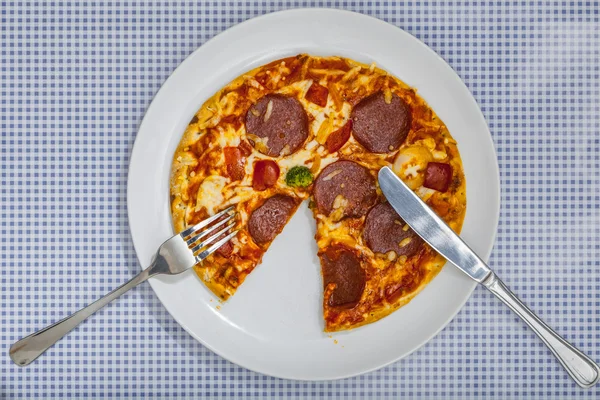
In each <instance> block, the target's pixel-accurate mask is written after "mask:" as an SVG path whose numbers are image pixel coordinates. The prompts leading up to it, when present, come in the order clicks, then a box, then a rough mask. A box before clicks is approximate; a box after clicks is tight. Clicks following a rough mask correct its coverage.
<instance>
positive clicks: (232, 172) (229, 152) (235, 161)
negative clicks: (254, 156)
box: [223, 147, 246, 181]
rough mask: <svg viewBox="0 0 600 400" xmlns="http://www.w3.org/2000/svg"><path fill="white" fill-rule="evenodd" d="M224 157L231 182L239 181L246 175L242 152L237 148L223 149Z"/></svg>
mask: <svg viewBox="0 0 600 400" xmlns="http://www.w3.org/2000/svg"><path fill="white" fill-rule="evenodd" d="M223 154H224V155H225V165H226V166H227V174H228V175H229V177H230V178H231V180H233V181H241V180H242V179H244V176H245V175H246V167H245V165H244V164H245V161H246V160H245V159H244V156H243V155H242V151H241V150H240V149H239V148H237V147H225V148H223Z"/></svg>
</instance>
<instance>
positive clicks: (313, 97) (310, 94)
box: [304, 82, 329, 107]
mask: <svg viewBox="0 0 600 400" xmlns="http://www.w3.org/2000/svg"><path fill="white" fill-rule="evenodd" d="M327 96H329V89H327V88H326V87H325V86H321V85H319V84H318V83H317V82H313V83H312V85H310V87H309V88H308V90H307V91H306V94H305V95H304V98H305V99H306V100H308V101H310V102H311V103H314V104H316V105H318V106H321V107H325V106H326V105H327Z"/></svg>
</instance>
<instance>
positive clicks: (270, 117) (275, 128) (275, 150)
mask: <svg viewBox="0 0 600 400" xmlns="http://www.w3.org/2000/svg"><path fill="white" fill-rule="evenodd" d="M246 131H247V133H248V135H249V138H250V139H251V141H252V145H253V146H254V148H256V149H257V150H258V151H260V152H261V153H263V154H266V155H268V156H271V157H278V156H285V155H288V154H292V153H294V152H295V151H296V150H298V149H299V148H300V147H301V146H302V144H303V143H304V142H305V141H306V138H308V117H307V115H306V111H305V110H304V108H303V107H302V104H300V102H299V101H298V100H297V99H295V98H293V97H287V96H284V95H281V94H268V95H266V96H264V97H262V98H261V99H260V100H258V101H257V102H256V104H254V105H253V106H251V107H250V109H249V110H248V112H247V113H246Z"/></svg>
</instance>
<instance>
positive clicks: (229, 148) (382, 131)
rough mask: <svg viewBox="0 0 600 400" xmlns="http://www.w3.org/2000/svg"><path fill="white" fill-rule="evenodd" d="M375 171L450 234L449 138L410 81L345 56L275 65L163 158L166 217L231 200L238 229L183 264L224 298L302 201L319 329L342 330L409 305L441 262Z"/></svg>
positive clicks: (211, 106) (188, 215)
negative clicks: (395, 179) (309, 220)
mask: <svg viewBox="0 0 600 400" xmlns="http://www.w3.org/2000/svg"><path fill="white" fill-rule="evenodd" d="M383 166H390V167H392V169H393V171H394V172H395V173H396V174H397V175H398V176H399V177H400V178H401V179H402V180H403V181H404V182H405V183H406V184H407V185H408V186H409V187H410V188H411V189H412V190H414V191H415V192H416V193H417V194H418V195H419V196H420V197H421V198H422V199H423V200H424V201H426V202H427V204H428V205H429V206H430V207H431V208H432V209H433V210H434V211H435V212H436V213H437V214H438V215H439V216H440V217H441V218H443V219H444V221H446V223H448V225H449V226H450V227H451V228H452V229H454V230H455V231H456V232H460V229H461V226H462V223H463V219H464V215H465V210H466V195H465V193H466V187H465V177H464V172H463V167H462V163H461V159H460V154H459V152H458V147H457V143H456V141H455V140H454V139H453V138H452V136H451V135H450V133H449V132H448V129H447V128H446V126H445V125H444V123H443V122H442V121H441V120H440V119H439V118H438V117H437V115H436V114H435V113H434V112H433V111H432V110H431V108H430V107H429V106H428V105H427V103H426V102H425V101H424V100H423V99H422V98H421V97H419V96H418V95H417V93H416V91H415V90H414V89H412V88H411V87H409V86H408V85H406V84H405V83H403V82H402V81H400V80H399V79H398V78H396V77H394V76H392V75H391V74H389V73H387V72H386V71H384V70H382V69H379V68H377V67H376V66H375V64H372V65H365V64H362V63H359V62H356V61H353V60H350V59H347V58H342V57H316V56H311V55H306V54H301V55H298V56H295V57H289V58H285V59H281V60H277V61H274V62H271V63H269V64H266V65H264V66H261V67H259V68H256V69H254V70H252V71H249V72H247V73H245V74H243V75H242V76H240V77H238V78H236V79H235V80H233V81H232V82H231V83H229V84H228V85H226V86H225V87H223V88H222V89H221V90H219V91H218V92H217V93H216V94H215V95H214V96H212V97H211V98H210V99H208V100H207V101H206V102H205V103H204V104H203V105H202V107H201V108H200V110H199V111H198V112H197V113H196V114H195V116H194V117H193V118H192V120H191V121H190V122H189V125H188V126H187V128H186V130H185V132H184V134H183V137H182V139H181V142H180V143H179V146H178V147H177V150H176V152H175V155H174V159H173V164H172V173H171V182H170V189H171V213H172V220H173V225H174V228H175V230H176V231H182V230H184V229H185V228H186V227H187V226H190V225H193V224H195V223H197V222H199V221H201V220H203V219H205V218H207V217H208V216H211V215H214V214H215V213H217V212H219V211H220V210H223V209H225V208H227V207H230V206H234V207H235V210H236V211H237V214H236V217H235V221H236V222H235V223H236V229H239V233H238V235H237V236H236V237H235V238H233V239H232V240H231V241H230V242H228V243H227V244H226V245H224V246H223V247H221V248H220V249H219V250H218V251H217V252H215V253H214V254H213V255H211V256H210V257H208V258H207V259H206V260H205V261H204V262H203V263H202V264H200V265H197V266H196V267H195V270H196V273H197V275H198V277H199V278H200V279H201V280H202V281H203V282H204V283H205V284H206V286H207V287H208V288H209V289H210V290H211V291H212V292H213V293H214V294H215V295H216V296H218V297H219V298H220V299H221V300H227V299H228V298H229V297H230V296H232V295H233V294H235V292H236V289H237V288H238V287H239V286H240V285H241V284H242V283H243V282H244V279H245V278H246V276H247V275H248V274H250V273H251V272H252V271H253V270H254V268H256V266H257V265H258V264H259V263H260V261H261V258H262V257H263V255H264V254H265V252H266V251H268V249H269V246H270V245H271V243H272V242H273V240H274V239H275V237H276V236H277V235H278V234H279V233H281V232H282V230H283V229H284V227H285V225H286V223H287V222H288V221H289V219H290V218H291V216H292V215H293V214H294V213H295V211H296V210H297V209H298V207H300V206H301V204H306V205H308V207H310V209H311V210H312V213H313V216H314V219H315V221H316V235H315V240H316V243H317V246H318V249H319V250H318V256H319V259H320V262H321V271H322V280H323V318H324V319H325V330H326V331H339V330H345V329H350V328H355V327H358V326H361V325H364V324H368V323H371V322H374V321H377V320H379V319H381V318H383V317H385V316H386V315H388V314H390V313H392V312H393V311H394V310H397V309H398V308H399V307H401V306H402V305H404V304H406V303H407V302H409V301H410V300H411V299H412V298H413V297H414V296H415V295H416V294H417V293H418V292H419V291H420V290H421V289H423V287H425V285H427V283H428V282H430V281H431V279H432V278H433V277H434V276H435V275H436V274H437V273H438V272H439V271H440V269H441V268H442V266H443V264H444V263H445V260H444V259H443V258H442V257H441V256H439V255H438V254H437V253H435V251H433V250H432V249H431V248H430V247H429V246H427V245H426V244H425V243H424V242H423V241H422V240H421V239H420V238H419V237H418V236H417V235H416V234H415V233H414V232H413V231H412V230H411V229H410V228H409V226H408V225H407V224H405V223H404V221H402V219H401V218H400V217H399V216H398V214H397V213H396V212H395V211H394V209H393V208H392V207H391V205H390V204H389V203H387V202H386V200H385V198H384V196H383V195H382V193H381V191H380V189H379V187H378V184H377V180H376V177H377V172H378V171H379V169H380V168H382V167H383ZM307 251H308V249H307ZM282 284H283V285H285V284H286V283H285V282H282ZM266 289H267V288H266ZM298 301H301V299H300V300H298Z"/></svg>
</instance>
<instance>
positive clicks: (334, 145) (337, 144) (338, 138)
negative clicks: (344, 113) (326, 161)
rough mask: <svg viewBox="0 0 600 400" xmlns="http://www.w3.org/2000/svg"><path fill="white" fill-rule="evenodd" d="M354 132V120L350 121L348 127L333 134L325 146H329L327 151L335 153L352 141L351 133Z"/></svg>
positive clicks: (343, 127) (345, 126) (347, 123)
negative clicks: (349, 140)
mask: <svg viewBox="0 0 600 400" xmlns="http://www.w3.org/2000/svg"><path fill="white" fill-rule="evenodd" d="M351 131H352V120H351V119H350V120H348V122H346V125H344V126H342V127H341V128H340V129H338V130H337V131H335V132H331V133H330V134H329V137H328V138H327V141H326V142H325V144H326V145H327V151H329V152H330V153H335V152H336V151H338V150H339V149H341V148H342V146H343V145H344V144H345V143H346V142H347V141H348V139H350V132H351Z"/></svg>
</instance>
